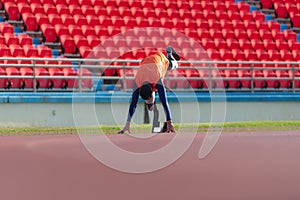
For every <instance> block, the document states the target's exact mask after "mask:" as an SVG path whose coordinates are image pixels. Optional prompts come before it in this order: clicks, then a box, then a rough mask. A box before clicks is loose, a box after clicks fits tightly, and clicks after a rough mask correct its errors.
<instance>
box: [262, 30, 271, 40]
mask: <svg viewBox="0 0 300 200" xmlns="http://www.w3.org/2000/svg"><path fill="white" fill-rule="evenodd" d="M259 34H260V38H261V40H262V41H266V40H273V36H272V33H271V32H266V31H264V30H260V31H259Z"/></svg>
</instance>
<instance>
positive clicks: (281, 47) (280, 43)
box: [275, 39, 289, 51]
mask: <svg viewBox="0 0 300 200" xmlns="http://www.w3.org/2000/svg"><path fill="white" fill-rule="evenodd" d="M275 44H276V46H277V49H278V50H279V51H280V50H288V49H289V45H288V43H287V42H286V41H285V40H280V39H279V40H276V41H275Z"/></svg>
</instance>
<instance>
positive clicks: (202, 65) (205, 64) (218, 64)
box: [0, 57, 300, 92]
mask: <svg viewBox="0 0 300 200" xmlns="http://www.w3.org/2000/svg"><path fill="white" fill-rule="evenodd" d="M0 61H2V63H0V68H2V69H3V70H5V69H7V68H9V67H15V68H32V70H33V75H32V76H31V75H21V76H18V75H13V76H9V75H0V79H22V80H24V79H33V81H34V87H33V88H32V90H33V91H34V92H36V91H37V89H36V84H37V79H51V80H54V79H66V80H67V79H74V80H77V81H78V82H79V88H73V90H74V91H79V92H82V91H83V90H82V88H81V86H82V84H81V82H82V80H87V79H90V80H93V81H97V80H99V79H102V80H116V81H119V82H118V83H122V87H120V88H121V90H123V91H128V89H130V88H127V81H132V80H133V77H132V76H129V74H127V71H128V70H129V71H130V70H136V69H137V68H138V66H139V64H140V60H126V59H116V60H110V59H79V58H70V59H69V58H61V59H60V58H57V59H56V58H17V59H16V58H12V57H0ZM3 61H31V62H32V63H31V64H28V63H26V64H14V63H9V62H8V63H3ZM39 61H49V63H47V64H43V63H39ZM55 63H57V64H55ZM70 63H71V64H70ZM115 63H119V65H116V64H115ZM132 64H133V65H132ZM186 64H189V65H190V66H186ZM275 64H277V65H278V66H279V67H275V66H274V65H275ZM241 65H244V66H243V67H241ZM263 65H264V66H266V67H263ZM282 65H286V66H287V65H289V66H290V67H282ZM179 66H180V67H179V68H178V70H196V71H198V72H203V71H204V72H208V73H206V74H204V76H200V75H199V77H184V76H179V77H171V76H170V74H168V75H167V76H166V78H165V81H176V80H177V81H187V82H188V81H194V80H195V81H197V80H198V81H207V82H208V83H207V84H208V87H207V88H193V90H195V91H205V90H218V89H220V88H214V87H213V84H214V83H213V81H216V80H218V81H231V80H232V81H243V80H250V82H251V87H250V88H249V90H250V91H256V90H259V89H260V88H254V82H255V81H258V80H263V81H267V80H276V81H283V80H289V81H290V82H291V85H292V86H291V88H285V89H282V88H275V90H276V91H278V90H289V91H293V92H295V91H299V90H300V88H297V87H295V82H296V81H300V77H296V74H295V71H296V70H299V71H300V62H270V61H268V62H260V61H209V60H207V61H206V60H189V61H180V62H179ZM239 66H240V67H239ZM36 68H61V69H63V68H73V69H76V70H77V71H78V72H79V73H78V75H77V76H51V75H50V76H39V75H38V74H37V73H36ZM84 68H87V69H90V70H96V69H97V70H100V71H105V70H106V69H119V70H122V72H123V74H124V76H122V77H120V76H98V75H95V74H93V75H92V76H85V75H81V73H80V72H81V71H82V69H84ZM258 70H260V71H286V72H287V71H290V72H291V73H290V77H255V76H254V72H255V71H258ZM216 71H219V73H217V75H214V74H213V72H216ZM223 71H235V72H237V71H248V72H249V73H250V74H249V75H250V76H249V77H230V76H229V77H226V76H225V77H224V76H222V72H223ZM225 89H226V90H234V88H225ZM241 89H244V88H240V89H236V90H241ZM264 89H266V88H264ZM267 89H269V88H267ZM174 90H176V89H174ZM178 90H179V89H178ZM183 90H184V88H183ZM245 90H247V89H245ZM261 90H262V89H261ZM186 91H190V88H186Z"/></svg>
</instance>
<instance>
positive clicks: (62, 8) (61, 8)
mask: <svg viewBox="0 0 300 200" xmlns="http://www.w3.org/2000/svg"><path fill="white" fill-rule="evenodd" d="M56 9H57V13H58V14H59V15H61V16H62V15H64V14H65V15H70V14H71V13H70V10H69V7H68V6H67V5H66V4H58V5H56Z"/></svg>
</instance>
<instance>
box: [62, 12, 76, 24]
mask: <svg viewBox="0 0 300 200" xmlns="http://www.w3.org/2000/svg"><path fill="white" fill-rule="evenodd" d="M61 19H62V23H63V24H64V25H65V26H69V25H71V24H75V20H74V18H73V16H72V15H70V14H62V15H61Z"/></svg>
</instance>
